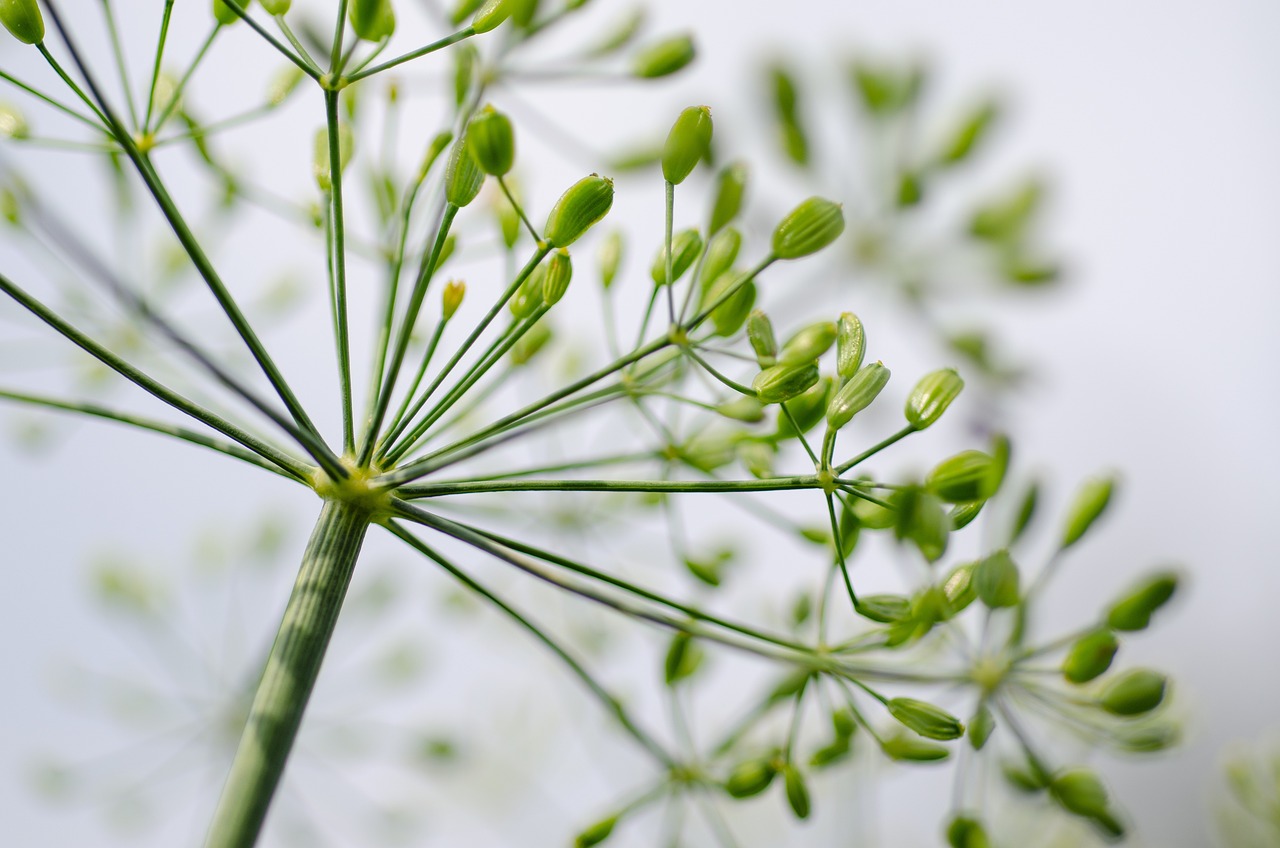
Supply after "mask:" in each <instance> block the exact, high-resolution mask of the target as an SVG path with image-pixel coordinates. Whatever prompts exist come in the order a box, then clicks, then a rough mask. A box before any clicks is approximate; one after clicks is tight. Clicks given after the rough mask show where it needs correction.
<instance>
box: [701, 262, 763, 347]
mask: <svg viewBox="0 0 1280 848" xmlns="http://www.w3.org/2000/svg"><path fill="white" fill-rule="evenodd" d="M742 278H743V275H742V274H741V273H739V272H737V271H726V272H725V273H723V274H721V275H720V276H719V277H717V278H716V279H715V281H714V282H713V283H712V284H711V285H710V286H708V287H707V292H706V296H705V298H704V300H705V301H706V302H709V303H714V302H715V301H717V300H719V299H720V298H721V297H722V296H723V295H724V294H725V292H728V291H733V294H732V295H731V296H730V297H729V298H728V299H727V300H726V301H725V302H724V303H722V304H720V305H719V306H717V307H716V308H715V309H713V310H712V311H711V323H712V324H714V325H715V328H716V335H718V336H732V335H733V334H734V333H736V332H738V330H740V329H742V325H743V324H745V323H746V321H747V316H748V315H750V314H751V307H753V306H755V304H756V284H755V283H754V282H752V281H750V280H748V281H747V282H745V283H742V284H741V285H739V283H740V282H741V281H742Z"/></svg>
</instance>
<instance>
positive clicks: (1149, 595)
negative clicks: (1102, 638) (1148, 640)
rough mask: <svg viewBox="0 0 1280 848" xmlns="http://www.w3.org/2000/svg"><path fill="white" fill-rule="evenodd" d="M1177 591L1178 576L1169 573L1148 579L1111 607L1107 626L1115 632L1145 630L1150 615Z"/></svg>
mask: <svg viewBox="0 0 1280 848" xmlns="http://www.w3.org/2000/svg"><path fill="white" fill-rule="evenodd" d="M1177 589H1178V575H1177V574H1174V573H1173V572H1171V571H1166V572H1162V573H1160V574H1154V575H1152V576H1151V577H1148V578H1147V579H1146V580H1144V581H1143V582H1142V583H1140V584H1139V585H1138V586H1136V587H1135V588H1134V589H1133V591H1131V592H1130V593H1129V594H1127V595H1125V596H1124V597H1123V598H1121V599H1120V600H1118V601H1116V602H1115V603H1114V604H1112V605H1111V609H1109V610H1108V611H1107V626H1109V627H1111V628H1113V629H1115V630H1125V631H1133V630H1145V629H1146V628H1147V625H1149V624H1150V623H1151V614H1152V613H1154V612H1155V611H1156V610H1158V609H1160V607H1162V606H1164V605H1165V604H1166V603H1168V601H1169V599H1170V598H1172V597H1173V593H1174V592H1176V591H1177Z"/></svg>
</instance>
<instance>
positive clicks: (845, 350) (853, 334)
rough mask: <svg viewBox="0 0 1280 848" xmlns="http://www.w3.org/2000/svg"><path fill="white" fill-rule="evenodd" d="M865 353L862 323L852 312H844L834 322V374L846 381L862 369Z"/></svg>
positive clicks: (865, 345)
mask: <svg viewBox="0 0 1280 848" xmlns="http://www.w3.org/2000/svg"><path fill="white" fill-rule="evenodd" d="M866 352H867V333H866V330H865V329H864V328H863V326H862V321H860V320H859V319H858V316H857V315H854V314H853V313H852V312H844V313H841V315H840V320H839V321H837V322H836V374H838V375H839V376H840V379H842V380H848V379H849V378H850V377H852V376H853V375H854V374H856V373H858V369H859V368H861V367H862V358H863V356H864V355H865V354H866Z"/></svg>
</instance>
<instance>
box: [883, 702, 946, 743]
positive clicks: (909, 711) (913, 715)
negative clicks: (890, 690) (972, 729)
mask: <svg viewBox="0 0 1280 848" xmlns="http://www.w3.org/2000/svg"><path fill="white" fill-rule="evenodd" d="M886 706H887V707H888V708H889V714H890V715H891V716H893V717H894V718H896V719H897V720H898V721H899V722H901V723H902V724H903V725H905V726H906V727H908V728H910V729H911V730H914V731H915V732H916V733H918V734H920V735H921V736H924V737H925V738H927V739H938V740H942V741H946V740H950V739H959V738H960V737H961V736H962V735H964V725H963V724H961V723H960V719H958V718H956V717H955V716H953V715H951V714H950V713H948V712H946V711H945V710H943V709H941V708H939V707H935V706H934V705H933V704H929V703H926V702H924V701H917V700H916V699H915V698H891V699H889V703H888V704H887V705H886Z"/></svg>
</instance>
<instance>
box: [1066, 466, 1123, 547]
mask: <svg viewBox="0 0 1280 848" xmlns="http://www.w3.org/2000/svg"><path fill="white" fill-rule="evenodd" d="M1114 491H1115V479H1114V478H1111V477H1098V478H1094V479H1092V480H1086V481H1085V482H1084V484H1083V485H1082V486H1081V487H1080V490H1079V491H1078V492H1076V497H1075V500H1073V501H1072V502H1071V507H1070V509H1068V510H1067V525H1066V527H1065V528H1063V531H1062V547H1064V548H1068V547H1070V546H1072V545H1074V544H1075V543H1076V542H1078V541H1080V538H1081V537H1082V536H1084V534H1085V533H1087V532H1089V528H1090V527H1092V526H1093V523H1094V522H1095V521H1097V520H1098V518H1099V517H1101V515H1102V513H1103V512H1104V511H1105V510H1106V508H1107V504H1109V503H1110V502H1111V495H1112V493H1113V492H1114Z"/></svg>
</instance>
